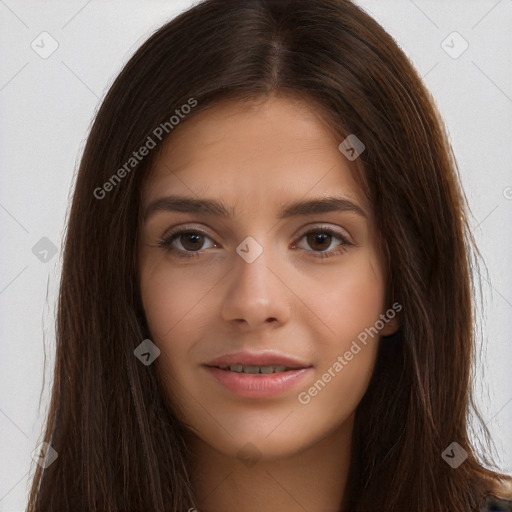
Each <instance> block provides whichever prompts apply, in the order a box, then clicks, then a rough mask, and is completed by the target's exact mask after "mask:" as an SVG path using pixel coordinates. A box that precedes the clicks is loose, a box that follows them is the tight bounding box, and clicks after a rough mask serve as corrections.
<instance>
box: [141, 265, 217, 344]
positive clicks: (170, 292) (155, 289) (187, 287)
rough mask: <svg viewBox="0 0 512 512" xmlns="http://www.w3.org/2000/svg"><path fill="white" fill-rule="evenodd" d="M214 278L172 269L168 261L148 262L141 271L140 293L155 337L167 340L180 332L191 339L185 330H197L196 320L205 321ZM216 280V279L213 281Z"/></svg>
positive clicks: (159, 339)
mask: <svg viewBox="0 0 512 512" xmlns="http://www.w3.org/2000/svg"><path fill="white" fill-rule="evenodd" d="M210 281H211V278H210V279H208V277H207V276H202V275H200V274H199V273H198V272H197V270H196V271H195V273H192V272H190V271H183V270H179V271H176V270H174V271H173V270H172V269H170V268H169V265H168V264H167V265H166V264H161V265H153V266H152V267H150V266H149V265H145V266H143V268H142V271H141V280H140V282H141V294H142V302H143V305H144V311H145V314H146V318H147V321H148V326H149V329H150V331H151V334H152V336H154V338H155V339H156V340H157V341H160V342H165V340H167V339H168V338H169V337H170V336H173V337H175V334H176V332H177V331H179V332H180V337H179V338H180V339H192V338H191V337H189V336H187V333H186V332H184V329H187V328H188V329H193V330H195V331H196V332H197V323H196V322H195V321H194V322H191V321H190V319H191V318H194V320H195V319H197V318H198V317H199V318H201V319H202V320H203V321H204V314H205V308H206V310H207V309H208V308H207V303H208V292H209V291H210V290H211V289H212V284H210ZM213 282H215V281H213Z"/></svg>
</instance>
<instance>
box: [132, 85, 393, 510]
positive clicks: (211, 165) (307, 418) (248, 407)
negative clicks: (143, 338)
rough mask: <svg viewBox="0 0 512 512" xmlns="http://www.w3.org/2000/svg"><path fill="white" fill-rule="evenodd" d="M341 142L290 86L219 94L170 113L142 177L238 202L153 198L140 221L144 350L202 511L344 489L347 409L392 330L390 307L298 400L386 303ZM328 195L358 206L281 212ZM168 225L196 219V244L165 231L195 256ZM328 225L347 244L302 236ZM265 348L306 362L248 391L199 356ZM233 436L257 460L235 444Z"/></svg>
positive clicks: (326, 505) (315, 501)
mask: <svg viewBox="0 0 512 512" xmlns="http://www.w3.org/2000/svg"><path fill="white" fill-rule="evenodd" d="M340 142H341V141H340V140H338V138H337V137H336V136H335V135H334V134H333V133H332V132H331V131H330V130H329V128H328V127H327V126H326V125H325V124H324V123H323V122H322V120H321V118H320V117H319V116H318V115H317V113H316V112H315V110H314V109H313V107H312V106H311V105H310V104H307V103H303V102H302V101H300V100H298V99H292V98H290V97H280V96H275V95H274V96H270V97H269V98H267V99H265V100H261V101H258V102H250V103H247V102H246V103H240V102H228V101H226V102H223V103H221V104H220V105H217V106H215V107H213V108H212V109H208V110H206V111H204V112H201V113H198V114H196V115H195V116H193V117H191V118H190V119H187V120H186V121H185V122H183V123H182V124H181V125H179V126H178V127H176V128H175V130H174V131H173V132H172V136H171V137H170V138H169V140H168V141H167V143H166V145H165V146H164V151H163V152H162V153H161V154H160V155H159V157H158V159H157V162H156V165H155V167H154V169H153V172H152V174H151V175H150V176H149V177H148V179H147V181H146V184H145V187H144V189H143V191H142V200H143V208H144V209H145V208H146V207H147V206H148V205H149V204H150V203H152V202H153V201H155V200H156V199H159V198H162V197H165V196H168V195H171V194H173V195H184V196H187V197H194V198H208V199H216V200H219V201H222V202H223V203H224V204H225V205H226V206H227V208H228V209H232V213H233V216H232V218H222V217H219V216H217V215H213V214H209V213H208V214H207V213H198V212H195V213H184V212H176V211H166V210H157V211H153V212H152V213H151V214H149V215H148V216H147V218H146V219H145V221H144V224H143V227H142V230H141V237H140V252H139V271H140V287H141V293H142V300H143V304H144V309H145V313H146V317H147V320H148V325H149V328H150V331H151V334H152V340H153V342H154V343H155V344H156V345H157V346H158V347H159V348H160V350H161V355H160V357H159V358H158V359H157V360H156V362H155V364H156V365H157V372H158V375H159V378H160V380H161V383H162V386H163V389H164V392H165V396H166V398H167V399H168V403H169V405H170V406H171V407H172V408H173V410H174V411H175V412H176V414H177V415H178V416H179V417H180V419H182V420H183V421H184V422H185V423H186V424H187V425H189V427H190V431H191V433H190V435H189V437H188V439H187V442H188V444H189V446H190V448H191V451H192V454H193V456H194V458H193V461H192V463H191V466H192V467H191V470H190V474H191V477H192V479H193V484H194V486H195V488H196V492H197V496H198V504H199V506H200V510H201V511H202V512H203V511H207V512H210V511H211V512H213V511H219V512H220V511H222V512H230V511H233V512H234V511H238V512H248V511H251V512H252V511H254V512H256V511H258V512H259V511H261V510H265V511H266V512H274V511H279V512H283V511H288V512H295V511H301V512H303V511H304V510H308V511H335V510H338V509H339V507H340V504H342V502H343V489H344V485H345V481H346V477H347V470H348V463H349V457H350V439H351V434H352V426H353V419H354V411H355V409H356V407H357V405H358V403H359V402H360V400H361V398H362V397H363V395H364V393H365V391H366V389H367V386H368V383H369V380H370V377H371V374H372V370H373V367H374V362H375V356H376V351H377V347H378V343H379V338H380V335H389V334H391V333H393V332H395V331H396V329H397V328H398V320H397V318H398V317H395V318H394V319H393V320H391V321H389V322H388V323H387V324H385V326H384V328H383V329H382V330H381V331H380V333H379V335H376V336H375V337H374V338H373V339H371V338H370V341H369V342H368V344H367V345H366V346H364V347H363V348H362V350H361V351H360V352H359V353H357V355H355V356H354V357H353V359H352V360H351V361H349V362H348V364H347V365H346V366H344V367H343V370H342V371H340V372H338V373H336V376H335V377H333V378H332V379H331V381H330V382H329V383H328V384H326V386H325V387H323V389H322V390H321V391H320V392H318V393H317V395H316V396H314V397H312V398H311V400H310V402H309V403H307V404H306V405H304V404H302V403H300V402H299V400H298V394H299V393H300V392H304V391H305V390H306V391H307V390H308V388H310V387H311V386H313V384H314V383H315V382H316V381H317V380H318V379H321V378H322V375H323V374H324V373H325V372H326V371H327V370H328V368H329V367H331V368H332V366H333V364H334V363H335V362H336V361H337V358H338V356H340V355H341V356H343V354H344V353H345V352H346V351H347V350H349V348H350V346H351V343H352V341H353V340H355V339H356V338H357V336H358V334H360V333H361V332H362V331H364V329H365V328H368V327H370V326H374V324H375V323H376V321H377V320H379V317H380V315H381V314H383V313H385V311H386V310H387V309H388V308H389V307H390V305H389V304H386V303H385V296H386V294H385V291H386V290H385V282H386V281H385V277H386V276H385V275H384V273H383V264H382V261H381V260H380V257H379V252H378V249H377V245H376V240H377V239H376V233H375V230H374V225H373V221H372V218H371V208H370V205H368V204H367V202H366V198H365V197H364V195H363V193H362V190H361V189H360V187H359V186H358V184H357V182H356V181H355V180H354V178H353V169H352V168H351V165H353V164H352V163H351V162H349V161H348V160H347V159H346V158H345V156H344V155H343V154H342V153H341V152H340V151H339V150H338V145H339V143H340ZM333 195H336V196H343V197H345V198H348V199H350V200H351V201H352V202H354V203H356V204H357V205H358V206H360V208H361V209H363V210H364V211H365V212H366V214H367V217H364V216H361V215H359V214H357V213H354V212H352V211H331V212H325V213H319V214H318V213H317V214H306V215H304V214H302V215H299V216H294V217H290V218H286V219H282V220H279V219H278V212H279V210H280V209H281V207H282V206H283V205H285V204H288V203H290V202H292V201H298V200H302V201H303V200H307V199H313V198H322V197H326V196H333ZM178 226H181V227H183V228H185V230H186V229H188V230H189V231H190V230H191V229H200V230H202V231H205V232H206V233H207V236H206V237H205V238H200V239H199V241H197V239H196V240H195V241H194V239H193V240H192V242H193V243H195V245H193V244H192V243H191V241H190V237H187V236H183V235H182V236H181V238H180V237H178V238H175V239H174V241H173V242H172V244H173V246H174V247H175V248H176V249H177V250H178V251H179V250H180V249H181V251H182V253H183V252H186V250H187V249H188V252H189V254H190V253H192V252H194V248H196V249H195V252H196V253H197V254H196V257H192V258H179V257H177V256H175V255H174V254H173V253H171V252H167V251H166V250H165V248H164V247H161V246H159V245H158V242H159V240H161V239H162V238H163V237H164V236H165V235H166V234H168V233H169V231H170V229H171V228H174V227H178ZM326 227H327V228H330V229H332V230H334V231H336V232H338V233H340V234H341V235H343V236H345V237H346V238H347V240H348V241H349V242H350V244H351V245H344V243H343V242H342V241H340V240H339V239H338V238H337V237H336V236H333V237H332V238H329V237H328V238H327V240H326V241H325V242H322V240H320V241H316V240H318V239H315V237H314V236H312V237H308V236H304V235H305V234H307V233H309V232H310V231H311V230H312V231H313V233H320V234H321V233H323V232H325V228H326ZM322 228H324V230H323V229H322ZM248 236H251V237H253V238H254V239H255V240H256V241H257V242H258V244H259V245H260V246H261V247H262V249H263V252H262V254H260V255H259V256H258V257H257V258H256V259H255V260H254V261H253V262H252V263H248V262H247V261H245V260H244V259H243V258H241V257H240V256H239V255H238V254H237V252H236V248H237V246H238V245H239V244H240V243H241V242H242V241H243V240H244V239H245V238H246V237H248ZM340 248H343V249H344V250H340ZM321 252H323V253H330V255H331V257H329V258H321V257H319V256H318V254H320V253H321ZM269 349H270V350H278V351H279V352H281V353H285V354H289V355H290V356H293V357H296V358H298V359H300V360H302V361H306V362H309V363H310V364H312V365H313V369H312V372H311V375H310V376H309V377H308V378H307V380H306V381H305V382H301V384H300V385H299V386H296V387H294V388H293V389H292V390H290V391H286V392H284V393H282V394H279V395H276V396H273V397H270V398H258V399H256V398H247V397H245V398H244V397H240V396H238V395H237V394H235V393H233V392H231V391H229V390H227V389H226V388H224V387H223V386H221V385H220V384H219V383H218V382H217V381H216V380H214V379H213V377H212V376H211V375H210V373H209V372H208V371H207V370H206V369H205V368H204V367H203V366H202V364H203V363H207V362H209V361H211V360H212V359H213V358H214V357H217V356H220V355H222V354H226V353H228V352H232V351H235V350H253V351H260V350H269ZM248 443H252V447H251V446H250V445H249V446H248ZM242 447H245V450H249V451H250V450H252V452H253V454H254V457H253V459H254V460H253V462H254V464H246V463H244V461H243V460H241V458H240V457H239V456H237V454H238V453H239V450H240V449H241V448H242Z"/></svg>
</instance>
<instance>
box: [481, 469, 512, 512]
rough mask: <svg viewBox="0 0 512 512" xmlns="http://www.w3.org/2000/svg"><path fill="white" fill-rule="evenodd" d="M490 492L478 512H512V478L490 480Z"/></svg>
mask: <svg viewBox="0 0 512 512" xmlns="http://www.w3.org/2000/svg"><path fill="white" fill-rule="evenodd" d="M489 483H490V485H489V492H488V495H487V496H485V498H483V499H482V502H481V503H480V507H479V508H478V512H510V511H512V478H511V477H506V478H502V479H499V480H490V482H489Z"/></svg>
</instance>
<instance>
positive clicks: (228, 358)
mask: <svg viewBox="0 0 512 512" xmlns="http://www.w3.org/2000/svg"><path fill="white" fill-rule="evenodd" d="M232 364H241V365H243V366H286V367H287V368H309V367H311V366H313V365H312V364H310V363H306V362H304V361H301V360H300V359H296V358H294V357H290V356H287V355H285V354H280V353H278V352H272V351H270V352H246V351H244V352H230V353H229V354H224V355H222V356H219V357H216V358H215V359H212V360H211V361H210V362H209V363H206V366H220V365H227V366H229V365H232Z"/></svg>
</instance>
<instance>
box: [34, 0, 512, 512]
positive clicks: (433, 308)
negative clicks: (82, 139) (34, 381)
mask: <svg viewBox="0 0 512 512" xmlns="http://www.w3.org/2000/svg"><path fill="white" fill-rule="evenodd" d="M317 244H319V245H317ZM472 249H473V240H472V238H471V234H470V233H469V230H468V225H467V221H466V205H465V202H464V195H463V193H462V191H461V188H460V184H459V180H458V173H457V167H456V163H455V159H454V157H453V154H452V152H451V148H450V145H449V143H448V141H447V137H446V134H445V131H444V128H443V123H442V120H441V118H440V116H439V114H438V112H437V110H436V108H435V104H434V101H433V100H432V98H431V96H430V95H429V93H428V92H427V91H426V89H425V87H424V86H423V84H422V82H421V80H420V78H419V77H418V75H417V73H416V71H415V70H414V69H413V67H412V65H411V64H410V62H409V61H408V60H407V58H406V57H405V55H404V54H403V53H402V51H401V50H400V49H399V48H398V46H397V45H396V43H395V42H394V41H393V39H392V38H391V37H390V36H389V35H388V34H387V33H386V32H385V31H384V30H383V29H382V27H380V25H378V24H377V23H376V22H375V21H374V20H373V19H372V18H370V17H369V16H368V15H367V14H366V13H365V12H364V11H363V10H361V9H360V8H358V7H357V6H356V5H354V4H352V3H351V2H349V1H344V0H294V1H291V0H266V1H265V0H253V1H244V2H239V1H234V0H206V1H204V2H202V3H200V4H198V5H197V6H195V7H193V8H192V9H190V10H189V11H187V12H185V13H183V14H182V15H180V16H179V17H177V18H176V19H174V20H172V21H171V22H170V23H168V24H167V25H165V26H164V27H162V28H161V29H160V30H158V31H157V32H156V33H155V34H154V35H153V36H152V37H151V38H150V39H149V40H148V41H147V42H146V43H145V44H144V45H143V46H142V47H141V48H140V49H139V50H138V51H137V52H136V54H135V55H134V56H133V58H132V59H131V60H130V61H129V62H128V64H127V65H126V66H125V68H124V69H123V71H122V72H121V74H120V75H119V77H118V78H117V80H116V81H115V83H114V84H113V86H112V87H111V89H110V91H109V93H108V94H107V97H106V98H105V100H104V102H103V104H102V106H101V109H100V110H99V112H98V114H97V116H96V119H95V122H94V125H93V127H92V130H91V133H90V135H89V138H88V141H87V145H86V148H85V151H84V155H83V158H82V161H81V166H80V171H79V174H78V177H77V182H76V188H75V193H74V198H73V204H72V209H71V213H70V218H69V225H68V231H67V239H66V246H65V253H64V265H63V275H62V282H61V290H60V300H59V309H58V342H57V364H56V368H55V380H54V389H53V395H52V401H51V408H50V412H49V416H48V423H47V428H46V433H45V441H47V442H48V443H49V444H50V445H51V447H52V449H54V450H55V451H56V452H57V453H58V458H57V459H56V460H55V461H54V462H53V463H52V464H50V465H47V467H46V468H45V469H44V471H43V469H41V468H37V470H36V473H35V476H34V481H33V486H32V490H31V494H30V502H29V507H28V510H29V511H36V510H37V511H43V510H48V511H49V510H59V511H60V510H101V511H104V510H109V511H114V510H116V511H117V510H172V511H178V510H180V511H183V510H189V511H192V510H199V511H201V512H205V511H207V512H209V511H222V512H227V511H231V510H233V511H234V510H238V511H253V510H254V511H256V510H265V511H266V512H273V511H274V510H280V511H282V510H286V511H295V510H311V511H313V510H318V511H338V510H343V511H354V512H355V511H370V510H372V511H379V512H381V511H389V512H391V511H396V512H402V511H418V512H431V511H433V510H436V511H442V510H446V511H457V512H465V511H472V510H477V509H478V508H479V507H483V508H481V509H485V507H490V506H491V501H490V500H491V499H492V500H494V501H495V502H499V503H500V506H503V507H505V506H508V504H507V502H506V500H505V499H506V498H507V497H508V494H509V493H510V490H507V485H508V484H507V482H508V480H507V478H506V476H505V475H501V474H499V473H496V472H494V471H491V470H489V469H486V468H485V467H484V466H483V463H482V462H481V461H479V460H478V459H477V457H476V454H475V450H474V448H473V446H472V444H471V442H470V440H469V438H468V425H467V417H468V410H469V407H470V405H471V394H470V384H471V382H470V366H471V361H472V350H473V343H474V339H473V292H474V290H473V289H472V286H471V279H470V272H471V270H472V265H473V263H474V261H473V259H472ZM484 462H486V461H484Z"/></svg>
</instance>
